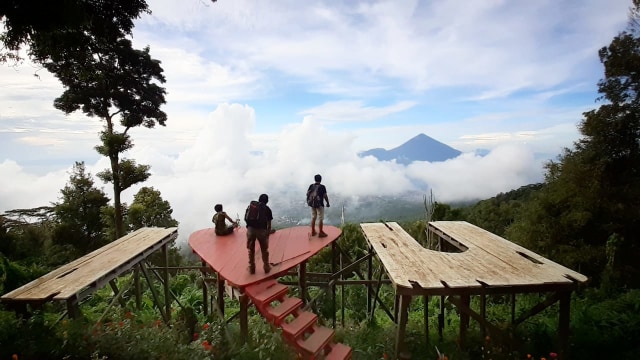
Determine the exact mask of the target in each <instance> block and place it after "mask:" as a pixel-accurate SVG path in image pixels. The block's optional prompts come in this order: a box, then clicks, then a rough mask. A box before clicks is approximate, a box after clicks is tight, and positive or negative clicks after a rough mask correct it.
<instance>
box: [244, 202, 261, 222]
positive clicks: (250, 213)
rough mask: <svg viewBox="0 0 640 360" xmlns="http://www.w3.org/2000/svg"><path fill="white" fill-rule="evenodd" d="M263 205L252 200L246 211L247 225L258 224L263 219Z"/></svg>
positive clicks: (245, 219)
mask: <svg viewBox="0 0 640 360" xmlns="http://www.w3.org/2000/svg"><path fill="white" fill-rule="evenodd" d="M261 207H262V206H261V204H260V203H259V202H257V201H255V200H252V201H251V202H250V203H249V206H247V210H245V212H244V221H245V222H246V223H247V226H256V225H258V223H259V222H260V221H261V220H262V211H261V210H262V209H260V208H261Z"/></svg>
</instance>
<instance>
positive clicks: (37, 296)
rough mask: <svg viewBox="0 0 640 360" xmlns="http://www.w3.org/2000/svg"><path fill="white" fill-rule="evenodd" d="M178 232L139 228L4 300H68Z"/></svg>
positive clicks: (12, 292) (8, 294) (110, 275)
mask: <svg viewBox="0 0 640 360" xmlns="http://www.w3.org/2000/svg"><path fill="white" fill-rule="evenodd" d="M176 232H177V228H168V229H163V228H143V229H139V230H137V231H135V232H133V233H130V234H128V235H126V236H124V237H122V238H120V239H118V240H116V241H114V242H112V243H109V244H107V245H105V246H103V247H102V248H100V249H97V250H95V251H93V252H91V253H89V254H87V255H85V256H83V257H81V258H78V259H76V260H74V261H72V262H70V263H68V264H66V265H64V266H62V267H60V268H58V269H56V270H54V271H52V272H50V273H48V274H46V275H44V276H42V277H40V278H38V279H36V280H34V281H32V282H30V283H28V284H26V285H24V286H22V287H20V288H18V289H16V290H13V291H11V292H9V293H7V294H5V295H3V296H2V300H7V301H43V300H49V299H52V298H54V299H56V300H66V299H68V298H69V297H71V296H73V295H75V294H77V293H79V292H80V291H82V289H84V288H86V287H88V286H90V285H91V284H93V283H95V282H96V281H98V280H99V279H106V278H109V279H110V278H113V277H115V276H117V273H118V269H119V268H122V267H123V266H124V267H126V266H128V265H129V264H127V263H128V262H130V261H132V259H135V258H136V257H139V256H140V255H141V254H144V253H145V252H146V251H148V249H150V248H151V247H153V245H154V244H157V243H159V242H161V241H163V240H164V239H166V238H167V237H169V236H172V234H174V233H176ZM130 265H133V264H130ZM109 279H107V280H106V281H108V280H109Z"/></svg>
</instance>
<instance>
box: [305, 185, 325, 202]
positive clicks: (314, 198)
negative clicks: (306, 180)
mask: <svg viewBox="0 0 640 360" xmlns="http://www.w3.org/2000/svg"><path fill="white" fill-rule="evenodd" d="M319 189H320V184H312V185H311V186H310V187H309V190H307V205H309V206H311V207H320V206H322V198H321V197H320V194H319V191H318V190H319Z"/></svg>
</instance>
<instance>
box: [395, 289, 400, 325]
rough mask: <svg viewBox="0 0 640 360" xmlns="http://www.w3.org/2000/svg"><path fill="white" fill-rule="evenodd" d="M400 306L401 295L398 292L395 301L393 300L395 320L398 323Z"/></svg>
mask: <svg viewBox="0 0 640 360" xmlns="http://www.w3.org/2000/svg"><path fill="white" fill-rule="evenodd" d="M399 307H400V295H398V293H396V296H395V299H394V302H393V319H394V320H393V322H395V323H396V325H397V324H398V309H399Z"/></svg>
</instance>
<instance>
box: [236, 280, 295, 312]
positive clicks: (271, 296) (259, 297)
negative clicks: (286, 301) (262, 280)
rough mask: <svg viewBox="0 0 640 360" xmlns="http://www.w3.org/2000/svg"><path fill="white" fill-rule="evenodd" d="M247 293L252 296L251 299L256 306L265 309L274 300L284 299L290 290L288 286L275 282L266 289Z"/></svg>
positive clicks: (252, 290)
mask: <svg viewBox="0 0 640 360" xmlns="http://www.w3.org/2000/svg"><path fill="white" fill-rule="evenodd" d="M259 290H261V291H259ZM246 291H247V293H248V294H249V296H251V299H252V300H253V303H254V304H255V305H256V306H258V307H264V306H266V305H269V304H270V303H271V302H273V301H274V300H279V299H282V297H283V296H284V295H286V294H287V293H288V292H289V288H288V287H287V286H286V285H282V284H280V283H279V282H275V281H274V282H273V283H272V284H270V285H269V286H267V287H265V288H260V289H251V290H249V289H247V290H246Z"/></svg>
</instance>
